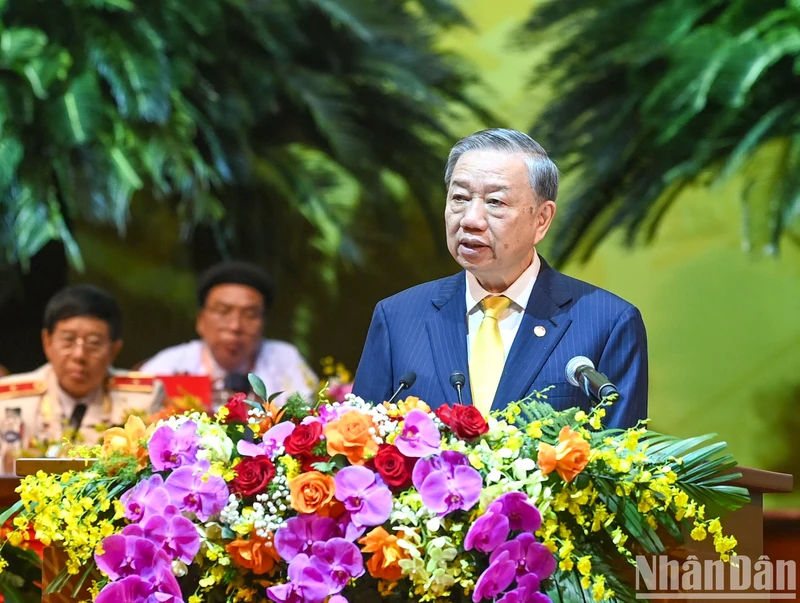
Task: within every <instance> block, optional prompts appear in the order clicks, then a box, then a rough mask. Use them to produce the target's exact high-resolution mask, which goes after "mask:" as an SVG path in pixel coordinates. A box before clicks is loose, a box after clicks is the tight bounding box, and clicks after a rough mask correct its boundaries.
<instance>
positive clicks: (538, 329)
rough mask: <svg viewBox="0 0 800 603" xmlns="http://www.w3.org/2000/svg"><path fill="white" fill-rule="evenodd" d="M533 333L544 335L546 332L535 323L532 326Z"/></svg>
mask: <svg viewBox="0 0 800 603" xmlns="http://www.w3.org/2000/svg"><path fill="white" fill-rule="evenodd" d="M533 333H534V335H536V337H544V334H545V333H547V329H545V328H544V327H543V326H542V325H536V326H535V327H533Z"/></svg>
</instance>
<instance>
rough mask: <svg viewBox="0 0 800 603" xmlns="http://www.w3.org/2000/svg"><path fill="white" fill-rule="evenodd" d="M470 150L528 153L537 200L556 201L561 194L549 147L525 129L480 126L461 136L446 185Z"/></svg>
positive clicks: (449, 164)
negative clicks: (461, 159)
mask: <svg viewBox="0 0 800 603" xmlns="http://www.w3.org/2000/svg"><path fill="white" fill-rule="evenodd" d="M469 151H503V152H505V153H509V154H517V153H519V154H521V155H524V156H525V163H526V164H527V165H528V179H529V180H530V183H531V188H532V189H533V192H534V193H535V195H536V198H537V201H539V202H541V201H547V200H549V201H555V200H556V197H557V196H558V168H557V167H556V164H555V163H553V160H552V159H550V157H548V156H547V151H545V150H544V149H543V148H542V145H540V144H539V143H538V142H536V141H535V140H534V139H533V138H531V137H530V136H528V135H527V134H525V133H523V132H519V131H517V130H507V129H505V128H493V129H491V130H481V131H480V132H475V133H474V134H470V135H469V136H467V137H465V138H462V139H461V140H459V141H458V142H457V143H456V144H455V146H454V147H453V149H452V150H451V151H450V155H449V156H448V157H447V165H446V166H445V168H444V183H445V186H448V187H449V186H450V180H451V178H452V177H453V170H454V169H455V167H456V163H457V162H458V160H459V158H460V157H461V156H462V155H463V154H464V153H467V152H469Z"/></svg>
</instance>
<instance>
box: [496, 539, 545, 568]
mask: <svg viewBox="0 0 800 603" xmlns="http://www.w3.org/2000/svg"><path fill="white" fill-rule="evenodd" d="M533 544H536V538H535V537H534V536H533V534H528V533H523V534H520V535H519V536H517V537H516V538H514V540H509V541H508V542H504V543H503V544H501V545H500V546H498V547H497V548H496V549H494V551H492V554H491V556H490V557H489V563H494V562H495V561H497V559H499V557H500V555H503V554H508V558H509V559H510V560H511V561H513V562H514V564H515V565H516V572H517V576H524V575H525V574H527V573H528V571H529V570H527V569H526V568H525V561H526V559H527V556H528V547H530V546H531V545H533Z"/></svg>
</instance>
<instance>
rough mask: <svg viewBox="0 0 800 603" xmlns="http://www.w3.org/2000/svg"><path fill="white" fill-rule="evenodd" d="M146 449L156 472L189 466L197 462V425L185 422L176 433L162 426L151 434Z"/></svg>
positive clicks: (166, 426) (167, 426) (192, 422)
mask: <svg viewBox="0 0 800 603" xmlns="http://www.w3.org/2000/svg"><path fill="white" fill-rule="evenodd" d="M147 449H148V452H149V453H150V462H151V463H152V464H153V469H155V470H156V471H165V470H167V469H177V468H178V467H183V466H185V465H191V464H192V463H194V462H195V461H196V460H197V449H198V439H197V423H195V422H194V421H186V423H184V424H183V425H181V426H180V427H179V428H178V429H177V431H176V430H175V429H172V427H170V426H169V425H162V426H161V427H159V428H158V429H156V430H155V432H154V433H153V435H152V437H151V438H150V443H149V444H148V445H147Z"/></svg>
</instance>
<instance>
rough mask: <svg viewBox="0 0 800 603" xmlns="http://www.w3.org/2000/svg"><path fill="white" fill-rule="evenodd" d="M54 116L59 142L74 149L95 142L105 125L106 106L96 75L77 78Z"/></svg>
mask: <svg viewBox="0 0 800 603" xmlns="http://www.w3.org/2000/svg"><path fill="white" fill-rule="evenodd" d="M51 115H52V124H53V136H54V138H55V139H56V140H57V141H59V142H62V143H64V144H65V145H68V146H72V145H79V144H83V143H85V142H87V141H89V140H91V139H93V138H94V135H95V133H96V131H97V130H98V129H100V128H101V127H103V125H104V123H105V120H104V118H105V104H104V102H103V99H102V94H101V92H100V87H99V86H98V83H97V79H96V77H95V76H94V74H93V73H91V72H84V73H82V74H81V75H79V76H78V77H76V78H75V79H74V80H73V81H72V83H71V84H70V86H69V88H67V90H66V92H65V93H64V94H63V96H62V97H61V98H60V99H59V100H58V102H57V103H56V106H55V107H54V108H53V110H52V114H51Z"/></svg>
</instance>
